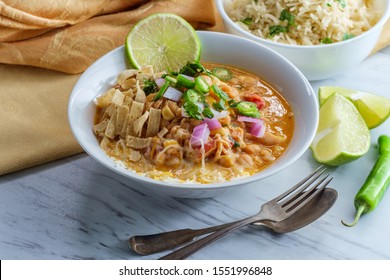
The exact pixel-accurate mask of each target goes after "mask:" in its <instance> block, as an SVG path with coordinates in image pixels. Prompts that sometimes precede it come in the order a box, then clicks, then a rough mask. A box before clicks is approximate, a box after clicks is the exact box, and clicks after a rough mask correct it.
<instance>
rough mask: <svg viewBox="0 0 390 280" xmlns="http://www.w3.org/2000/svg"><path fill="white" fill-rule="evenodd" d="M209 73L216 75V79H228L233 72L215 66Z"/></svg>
mask: <svg viewBox="0 0 390 280" xmlns="http://www.w3.org/2000/svg"><path fill="white" fill-rule="evenodd" d="M211 73H212V74H213V75H214V76H215V77H217V78H218V79H220V80H222V81H225V82H226V81H229V80H230V79H231V78H232V77H233V74H232V72H231V71H230V70H229V69H226V68H222V67H215V68H214V69H213V70H212V71H211Z"/></svg>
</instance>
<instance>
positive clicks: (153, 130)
mask: <svg viewBox="0 0 390 280" xmlns="http://www.w3.org/2000/svg"><path fill="white" fill-rule="evenodd" d="M149 112H150V116H149V120H148V128H147V130H146V137H152V136H155V135H156V134H157V133H158V131H159V129H160V120H161V110H160V109H155V108H153V107H152V108H150V111H149Z"/></svg>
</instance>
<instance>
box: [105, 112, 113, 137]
mask: <svg viewBox="0 0 390 280" xmlns="http://www.w3.org/2000/svg"><path fill="white" fill-rule="evenodd" d="M115 127H116V110H115V112H114V114H113V115H112V117H111V119H110V121H109V122H108V125H107V128H106V131H105V132H104V134H105V135H106V136H107V137H108V138H110V139H113V138H114V137H115Z"/></svg>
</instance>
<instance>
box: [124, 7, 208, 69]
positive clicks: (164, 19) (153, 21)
mask: <svg viewBox="0 0 390 280" xmlns="http://www.w3.org/2000/svg"><path fill="white" fill-rule="evenodd" d="M125 53H126V56H127V58H128V60H129V62H130V64H131V65H132V66H133V67H134V68H136V69H139V68H140V67H141V66H143V65H153V68H154V70H155V72H160V71H179V69H180V68H182V67H183V66H184V65H185V64H186V63H187V62H193V61H198V60H199V58H200V53H201V43H200V40H199V38H198V35H197V34H196V32H195V29H194V28H193V27H192V26H191V24H189V23H188V22H187V21H186V20H184V19H183V18H181V17H180V16H177V15H175V14H171V13H157V14H152V15H150V16H147V17H146V18H144V19H142V20H140V21H139V22H137V23H136V24H135V25H134V26H133V27H132V28H131V30H130V32H129V33H128V35H127V37H126V41H125Z"/></svg>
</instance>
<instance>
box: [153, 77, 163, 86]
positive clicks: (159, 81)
mask: <svg viewBox="0 0 390 280" xmlns="http://www.w3.org/2000/svg"><path fill="white" fill-rule="evenodd" d="M155 82H156V85H157V86H158V88H161V87H162V86H163V84H165V79H163V78H158V79H156V80H155Z"/></svg>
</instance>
